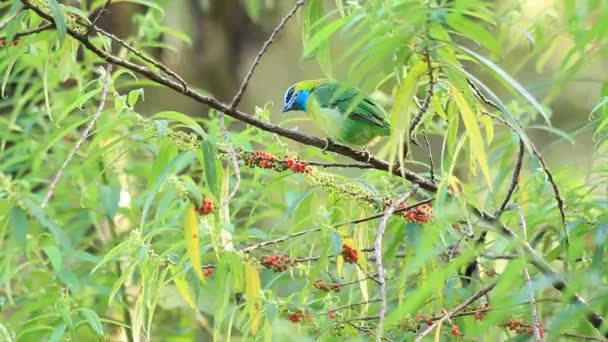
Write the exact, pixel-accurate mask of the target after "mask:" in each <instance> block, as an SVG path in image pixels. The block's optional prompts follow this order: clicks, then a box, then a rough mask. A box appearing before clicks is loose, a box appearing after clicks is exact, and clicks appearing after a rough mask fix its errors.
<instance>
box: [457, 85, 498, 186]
mask: <svg viewBox="0 0 608 342" xmlns="http://www.w3.org/2000/svg"><path fill="white" fill-rule="evenodd" d="M452 96H453V97H454V102H455V103H456V105H457V106H458V109H460V115H461V117H462V122H463V123H464V127H465V129H466V130H467V133H468V134H469V141H470V146H471V152H472V153H473V155H474V156H475V159H476V160H477V163H478V165H479V168H480V169H481V173H482V174H483V176H484V178H485V180H486V184H487V185H488V188H489V189H490V191H492V177H491V176H490V169H489V168H488V159H487V157H486V150H485V145H484V143H483V139H482V138H481V131H480V130H479V125H478V123H477V117H476V115H475V113H473V110H472V109H471V107H470V106H469V104H468V103H467V101H466V100H465V99H464V96H463V95H462V93H461V92H460V90H458V89H457V88H455V87H452Z"/></svg>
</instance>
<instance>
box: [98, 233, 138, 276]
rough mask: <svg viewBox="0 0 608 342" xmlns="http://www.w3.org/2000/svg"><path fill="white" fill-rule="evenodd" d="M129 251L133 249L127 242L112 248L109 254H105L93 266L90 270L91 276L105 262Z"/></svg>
mask: <svg viewBox="0 0 608 342" xmlns="http://www.w3.org/2000/svg"><path fill="white" fill-rule="evenodd" d="M131 249H133V247H132V245H131V244H130V242H129V241H123V242H121V243H119V244H118V245H116V246H114V247H113V248H112V249H111V250H110V251H109V252H107V253H106V254H105V255H104V256H103V259H101V261H99V263H98V264H97V265H95V267H93V269H92V270H91V274H93V273H95V271H97V270H98V269H99V268H100V267H101V266H103V265H105V264H106V263H107V262H109V261H110V260H112V259H114V258H115V257H117V256H118V255H120V254H121V253H122V252H126V251H128V250H131Z"/></svg>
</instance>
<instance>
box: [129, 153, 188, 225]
mask: <svg viewBox="0 0 608 342" xmlns="http://www.w3.org/2000/svg"><path fill="white" fill-rule="evenodd" d="M193 156H194V154H193V152H185V153H182V154H180V155H178V156H177V157H175V159H173V160H172V161H171V162H170V163H169V164H168V165H167V166H166V167H165V169H164V170H163V172H162V174H161V175H160V176H159V177H158V178H157V179H156V182H155V183H154V185H153V186H152V189H150V191H149V193H148V197H147V198H146V202H145V204H144V207H143V209H142V214H141V220H140V222H139V225H140V227H142V228H143V227H144V224H145V223H146V217H147V216H148V211H150V207H151V206H152V201H153V200H154V198H155V197H156V194H157V193H158V191H159V190H160V186H161V185H162V183H163V182H164V181H165V179H166V178H167V176H168V175H169V172H170V171H171V169H172V168H173V167H174V166H175V165H178V164H179V163H181V162H183V161H184V160H187V159H190V158H192V157H193Z"/></svg>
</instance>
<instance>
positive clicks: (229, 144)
mask: <svg viewBox="0 0 608 342" xmlns="http://www.w3.org/2000/svg"><path fill="white" fill-rule="evenodd" d="M219 113H220V119H219V121H220V130H221V131H222V135H223V136H224V141H226V146H227V147H228V155H229V156H230V162H231V163H232V168H233V169H234V178H236V180H235V183H234V189H232V191H231V192H230V195H228V198H226V199H225V200H224V202H223V203H222V205H227V204H228V203H230V200H232V199H233V198H234V196H236V193H237V192H238V191H239V186H241V169H240V167H239V161H238V159H237V158H236V152H235V151H234V146H232V142H231V141H230V136H229V135H228V129H226V120H225V118H226V116H225V115H224V112H219Z"/></svg>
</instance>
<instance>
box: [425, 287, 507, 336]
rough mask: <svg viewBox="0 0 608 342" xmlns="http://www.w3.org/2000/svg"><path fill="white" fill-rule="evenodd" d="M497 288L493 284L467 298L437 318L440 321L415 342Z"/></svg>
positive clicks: (427, 329) (430, 326)
mask: <svg viewBox="0 0 608 342" xmlns="http://www.w3.org/2000/svg"><path fill="white" fill-rule="evenodd" d="M495 286H496V282H493V283H492V284H490V285H488V286H486V287H484V288H482V289H481V290H479V291H477V292H476V293H475V294H473V295H472V296H471V297H469V298H467V299H466V300H465V301H464V302H462V303H460V304H459V305H458V306H456V307H455V308H453V309H451V310H449V311H447V312H446V313H444V314H443V316H439V317H437V318H438V320H436V321H435V322H434V323H433V324H431V325H429V326H428V327H427V328H426V329H424V330H423V331H422V332H421V333H420V334H418V337H416V340H415V341H414V342H420V341H422V338H423V337H424V336H426V335H428V334H430V333H431V332H432V331H433V330H435V328H436V327H437V326H438V325H439V324H442V323H443V321H444V319H449V318H451V317H452V316H454V315H455V314H457V313H458V312H459V311H461V310H462V309H464V308H466V307H467V306H469V305H470V304H471V303H473V302H475V301H476V300H478V299H479V298H481V297H483V296H485V295H486V293H488V292H490V291H492V289H493V288H494V287H495Z"/></svg>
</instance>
